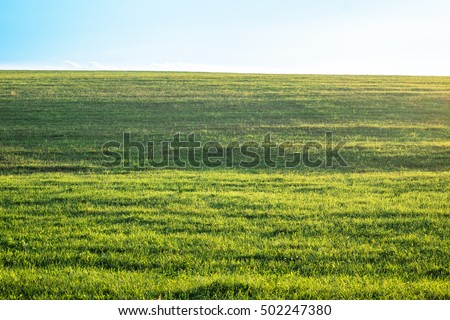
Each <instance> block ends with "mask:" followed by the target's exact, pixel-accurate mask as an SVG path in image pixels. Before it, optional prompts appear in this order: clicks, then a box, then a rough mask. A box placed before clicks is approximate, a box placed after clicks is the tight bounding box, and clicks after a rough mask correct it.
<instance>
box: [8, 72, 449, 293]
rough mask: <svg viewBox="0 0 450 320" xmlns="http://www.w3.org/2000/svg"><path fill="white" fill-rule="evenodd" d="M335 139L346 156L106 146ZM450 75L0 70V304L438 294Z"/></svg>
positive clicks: (442, 278)
mask: <svg viewBox="0 0 450 320" xmlns="http://www.w3.org/2000/svg"><path fill="white" fill-rule="evenodd" d="M327 131H331V132H333V136H334V139H335V140H336V141H346V143H345V145H344V147H343V149H342V152H341V155H342V156H343V158H344V159H345V160H346V162H347V163H348V164H349V166H348V167H341V166H339V165H336V164H335V165H334V166H333V167H318V168H308V167H306V166H298V167H296V168H283V167H277V168H265V167H264V166H260V167H258V168H254V169H245V168H239V167H237V166H233V167H232V168H225V167H219V168H215V169H211V168H206V167H201V168H186V169H179V168H174V167H169V168H163V169H154V168H150V167H144V168H142V167H138V166H137V164H136V161H134V162H133V163H132V165H131V166H130V168H124V167H123V166H119V167H114V168H105V167H104V166H102V161H104V160H105V156H104V155H103V154H102V145H103V144H104V143H105V142H107V141H111V140H117V141H121V139H122V134H123V133H124V132H130V133H131V134H132V135H133V139H134V140H137V141H149V140H152V141H162V140H164V139H169V138H170V137H171V136H172V135H173V134H174V133H176V132H181V133H184V134H189V133H196V134H198V135H199V137H201V140H202V141H208V140H215V141H219V142H221V143H224V144H226V143H228V142H231V141H240V142H244V141H261V140H262V138H263V136H264V134H266V133H269V132H270V133H271V134H272V136H273V137H274V139H275V140H277V141H279V142H283V141H290V142H293V143H296V144H299V145H300V144H302V143H305V142H307V141H319V142H323V137H324V134H325V132H327ZM449 138H450V78H449V77H400V76H325V75H323V76H322V75H251V74H214V73H171V72H81V71H78V72H62V71H61V72H57V71H47V72H44V71H40V72H32V71H0V298H2V299H450V219H449V218H450V170H449V169H450V139H449Z"/></svg>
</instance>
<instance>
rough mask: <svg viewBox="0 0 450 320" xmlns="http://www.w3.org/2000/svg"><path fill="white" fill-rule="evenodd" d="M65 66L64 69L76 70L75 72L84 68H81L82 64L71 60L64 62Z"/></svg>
mask: <svg viewBox="0 0 450 320" xmlns="http://www.w3.org/2000/svg"><path fill="white" fill-rule="evenodd" d="M63 65H64V67H66V68H67V69H69V70H70V69H75V70H81V69H83V66H81V65H80V64H78V63H76V62H73V61H70V60H64V61H63Z"/></svg>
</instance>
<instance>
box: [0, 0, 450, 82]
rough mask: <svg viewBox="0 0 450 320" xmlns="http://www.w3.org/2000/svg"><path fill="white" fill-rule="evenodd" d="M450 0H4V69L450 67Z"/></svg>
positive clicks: (427, 70)
mask: <svg viewBox="0 0 450 320" xmlns="http://www.w3.org/2000/svg"><path fill="white" fill-rule="evenodd" d="M449 17H450V1H449V0H426V1H417V0H409V1H405V0H390V1H388V0H377V1H372V0H366V1H361V0H334V1H332V0H309V1H305V0H296V1H294V0H292V1H291V0H278V1H276V0H268V1H265V0H240V1H236V0H222V1H213V0H185V1H181V0H179V1H178V0H158V1H152V0H147V1H145V0H128V1H124V0H123V1H115V0H107V1H106V0H98V1H96V0H76V1H61V0H58V1H54V0H40V1H31V0H2V2H1V4H0V69H56V70H155V71H161V70H165V71H214V72H216V71H219V72H250V73H298V74H397V75H444V76H450V18H449Z"/></svg>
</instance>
